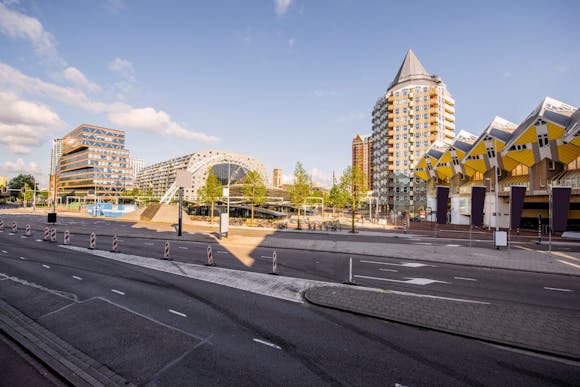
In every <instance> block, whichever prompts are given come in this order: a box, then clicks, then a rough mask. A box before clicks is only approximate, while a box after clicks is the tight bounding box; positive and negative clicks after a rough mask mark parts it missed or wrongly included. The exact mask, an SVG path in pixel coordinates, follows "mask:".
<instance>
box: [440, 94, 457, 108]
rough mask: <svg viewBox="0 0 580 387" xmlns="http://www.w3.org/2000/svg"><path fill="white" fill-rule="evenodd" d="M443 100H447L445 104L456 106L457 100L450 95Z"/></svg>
mask: <svg viewBox="0 0 580 387" xmlns="http://www.w3.org/2000/svg"><path fill="white" fill-rule="evenodd" d="M443 98H445V102H447V103H448V104H449V105H451V106H455V100H454V99H453V98H451V96H450V95H446V96H445V97H443Z"/></svg>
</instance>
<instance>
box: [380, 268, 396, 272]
mask: <svg viewBox="0 0 580 387" xmlns="http://www.w3.org/2000/svg"><path fill="white" fill-rule="evenodd" d="M379 270H380V271H391V272H393V273H398V272H399V270H393V269H379Z"/></svg>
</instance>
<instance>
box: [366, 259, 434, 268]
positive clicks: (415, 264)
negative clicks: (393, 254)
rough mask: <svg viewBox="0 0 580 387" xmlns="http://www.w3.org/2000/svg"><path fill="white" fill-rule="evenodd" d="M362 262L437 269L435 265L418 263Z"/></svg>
mask: <svg viewBox="0 0 580 387" xmlns="http://www.w3.org/2000/svg"><path fill="white" fill-rule="evenodd" d="M360 262H361V263H373V264H375V265H388V266H403V267H424V266H430V267H437V266H435V265H427V264H425V263H417V262H401V263H389V262H377V261H365V260H364V259H361V260H360Z"/></svg>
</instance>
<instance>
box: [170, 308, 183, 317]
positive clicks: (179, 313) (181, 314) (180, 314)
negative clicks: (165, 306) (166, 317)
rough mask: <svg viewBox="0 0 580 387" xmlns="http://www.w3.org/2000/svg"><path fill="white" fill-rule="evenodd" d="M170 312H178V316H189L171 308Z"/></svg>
mask: <svg viewBox="0 0 580 387" xmlns="http://www.w3.org/2000/svg"><path fill="white" fill-rule="evenodd" d="M169 312H170V313H173V314H176V315H178V316H181V317H187V315H186V314H185V313H181V312H178V311H176V310H173V309H169Z"/></svg>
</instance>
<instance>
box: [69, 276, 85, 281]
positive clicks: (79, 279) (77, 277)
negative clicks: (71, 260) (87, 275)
mask: <svg viewBox="0 0 580 387" xmlns="http://www.w3.org/2000/svg"><path fill="white" fill-rule="evenodd" d="M72 277H73V278H74V279H76V280H77V281H82V280H83V279H82V278H81V277H79V276H76V275H73V276H72Z"/></svg>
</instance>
